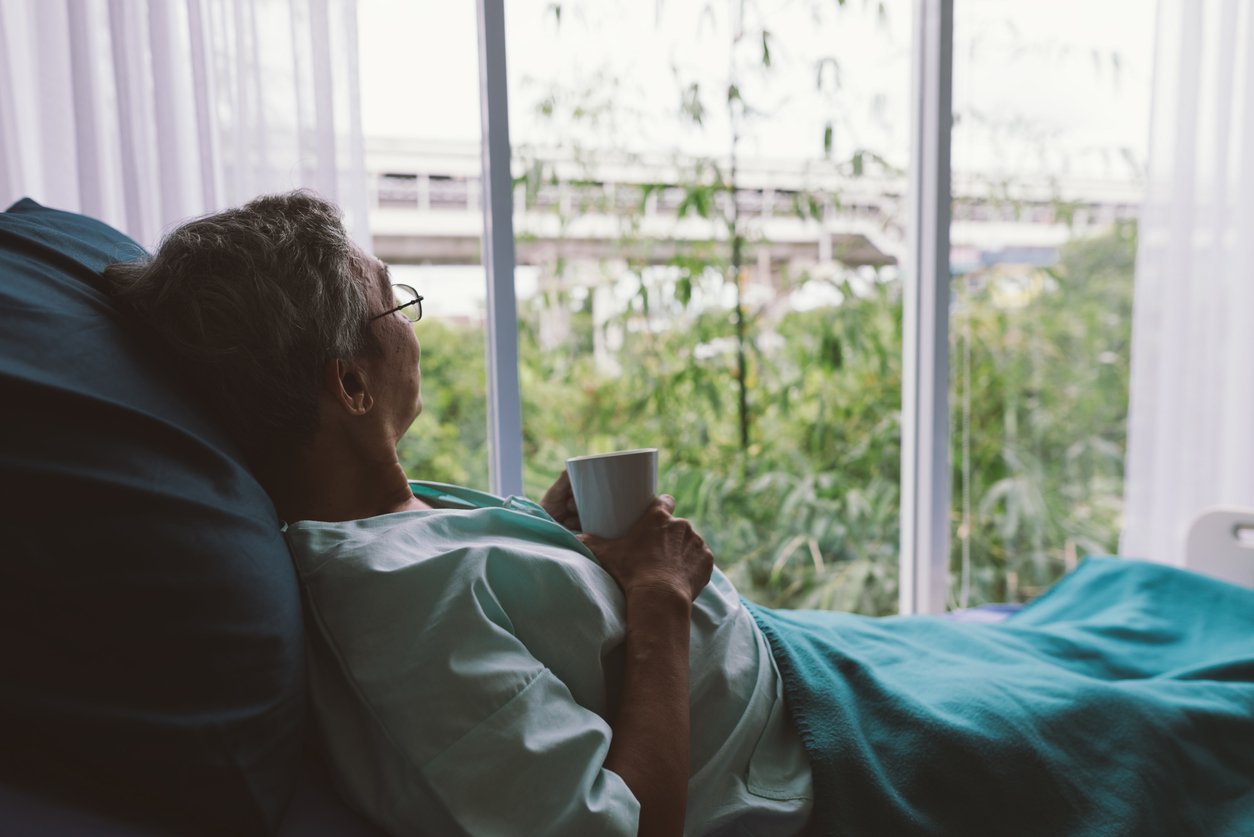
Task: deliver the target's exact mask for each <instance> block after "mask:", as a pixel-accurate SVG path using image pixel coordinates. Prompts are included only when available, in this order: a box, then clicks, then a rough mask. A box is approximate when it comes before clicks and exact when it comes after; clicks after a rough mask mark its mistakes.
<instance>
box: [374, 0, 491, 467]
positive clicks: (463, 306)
mask: <svg viewBox="0 0 1254 837" xmlns="http://www.w3.org/2000/svg"><path fill="white" fill-rule="evenodd" d="M358 26H359V35H358V37H359V39H360V49H361V89H362V122H363V126H364V131H365V134H366V169H367V173H368V176H369V178H370V193H371V197H372V199H373V205H372V206H371V215H370V226H371V233H372V237H373V243H374V252H375V255H377V256H378V257H379V258H381V259H383V260H384V261H385V262H387V263H388V265H389V266H390V268H391V272H392V281H394V282H401V283H404V284H406V285H411V286H412V287H414V288H415V289H416V290H417V291H418V293H420V294H422V296H423V297H424V300H423V303H422V308H423V318H422V322H420V323H417V324H416V325H415V326H414V327H415V329H416V330H417V333H418V339H419V341H420V342H421V344H422V348H423V351H422V372H423V374H422V396H423V397H422V400H423V414H422V415H421V416H419V418H418V421H416V422H415V423H414V426H413V427H412V428H411V429H410V431H409V434H408V435H407V436H406V438H405V439H404V440H402V442H401V444H400V447H399V453H400V458H401V464H402V465H404V466H405V469H406V472H407V473H408V474H409V475H410V476H411V477H414V478H417V479H425V480H434V481H437V482H452V483H457V484H461V485H470V486H473V487H476V488H487V486H488V457H487V397H486V392H487V390H486V372H485V369H486V366H485V363H484V347H485V345H486V344H485V341H484V297H485V288H484V272H483V268H482V266H481V264H480V238H481V235H482V231H483V210H482V208H481V204H480V199H479V174H480V161H479V145H480V143H479V138H480V129H479V63H478V62H479V59H478V54H477V52H476V49H477V46H476V45H477V44H478V34H477V28H476V21H475V5H474V4H473V3H439V2H433V0H428V2H412V0H358Z"/></svg>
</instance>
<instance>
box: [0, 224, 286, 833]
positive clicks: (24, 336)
mask: <svg viewBox="0 0 1254 837" xmlns="http://www.w3.org/2000/svg"><path fill="white" fill-rule="evenodd" d="M143 254H144V252H143V250H142V249H141V248H140V247H139V246H138V245H136V244H135V242H133V241H131V240H130V239H129V238H127V237H126V236H124V235H123V234H121V233H119V232H118V231H116V230H114V229H111V228H110V227H108V226H106V225H104V224H102V223H99V222H97V221H94V220H92V219H89V218H86V217H83V216H81V215H75V214H72V213H68V212H60V211H57V210H52V209H47V208H44V207H42V206H40V205H38V204H36V203H35V202H33V201H30V200H22V201H20V202H18V203H17V204H15V205H14V206H12V207H10V208H9V209H8V211H6V212H4V213H0V485H2V486H3V499H2V500H0V661H2V662H0V666H2V671H3V674H2V675H0V770H3V772H4V773H5V774H7V776H8V777H10V778H13V777H17V778H21V779H22V780H23V781H25V782H28V783H30V782H33V783H36V784H38V785H40V786H41V787H43V788H46V789H52V790H60V791H64V792H65V793H68V794H73V795H75V796H76V797H80V798H81V797H82V796H83V795H87V796H89V797H90V798H91V799H93V800H95V801H97V802H99V803H101V804H107V805H108V806H110V807H111V808H114V809H116V810H117V811H118V812H119V813H129V814H140V813H142V815H143V816H144V817H147V818H155V819H156V820H157V821H158V822H161V823H163V824H164V825H166V826H168V827H170V828H172V829H176V830H178V831H179V832H180V833H181V832H186V831H200V832H205V833H216V834H251V833H266V832H272V831H274V829H275V828H277V826H278V823H279V821H280V819H281V817H282V813H283V809H284V807H285V805H286V803H287V800H288V798H289V796H290V794H291V792H292V789H293V787H294V784H295V781H296V778H297V775H298V772H299V760H300V756H301V748H302V743H303V731H304V689H305V679H304V634H303V626H302V621H301V612H300V599H299V593H298V589H297V581H296V576H295V573H294V571H293V568H292V565H291V560H290V557H289V554H288V552H287V548H286V546H285V544H284V542H283V540H282V537H281V535H280V532H279V528H278V521H277V517H276V515H275V512H274V508H273V506H272V505H271V503H270V500H269V498H268V497H267V496H266V494H265V492H264V491H263V490H262V488H261V486H260V485H259V484H258V483H257V482H256V480H255V479H254V478H253V477H252V476H251V475H250V474H249V472H248V471H247V470H246V469H245V468H244V466H243V465H242V464H241V462H240V459H239V457H238V455H237V453H236V451H235V450H234V448H233V447H232V445H231V444H230V443H229V441H228V440H227V438H226V437H225V436H224V434H223V433H222V432H221V430H220V429H219V428H218V427H216V426H215V425H214V423H213V422H212V421H211V420H210V419H209V418H208V417H207V414H206V411H205V410H204V409H202V408H201V407H200V406H198V404H197V402H196V396H195V394H194V391H193V390H192V389H191V388H188V387H187V386H186V384H187V382H186V381H184V380H183V379H182V378H180V375H179V373H178V371H177V370H176V369H174V368H172V367H171V366H169V365H167V361H166V357H165V355H164V354H163V353H162V351H161V348H160V347H159V346H156V345H153V344H152V343H150V342H149V338H148V337H146V336H145V334H144V332H143V330H142V329H141V328H139V327H138V326H137V325H136V324H134V323H132V322H130V321H129V320H128V319H127V318H126V317H125V316H124V315H123V314H122V313H120V312H119V311H118V310H117V309H115V307H114V306H113V305H112V303H111V302H110V300H109V298H108V297H107V296H106V295H105V294H104V293H102V292H101V289H100V286H101V277H100V272H101V270H102V269H103V268H104V267H105V265H107V264H109V263H111V262H114V261H120V260H130V259H134V258H136V257H139V256H142V255H143Z"/></svg>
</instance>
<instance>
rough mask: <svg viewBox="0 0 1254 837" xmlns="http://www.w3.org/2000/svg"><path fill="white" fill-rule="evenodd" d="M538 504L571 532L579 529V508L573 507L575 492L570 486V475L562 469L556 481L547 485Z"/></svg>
mask: <svg viewBox="0 0 1254 837" xmlns="http://www.w3.org/2000/svg"><path fill="white" fill-rule="evenodd" d="M540 505H541V506H542V507H543V508H544V510H545V511H546V512H548V513H549V517H551V518H553V519H554V520H556V521H557V522H558V523H560V524H562V525H563V526H565V527H566V528H567V529H569V530H570V531H572V532H578V531H580V525H579V509H577V508H575V492H574V491H573V490H572V489H571V487H570V475H569V474H567V473H566V470H565V469H562V473H561V474H560V475H559V476H558V478H557V481H556V482H554V483H553V484H552V485H551V486H549V490H548V491H546V492H544V496H543V497H541V498H540Z"/></svg>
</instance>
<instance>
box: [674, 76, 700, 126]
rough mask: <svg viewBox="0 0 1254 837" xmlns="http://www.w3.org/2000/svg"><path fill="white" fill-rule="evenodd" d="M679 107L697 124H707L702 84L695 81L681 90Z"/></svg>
mask: <svg viewBox="0 0 1254 837" xmlns="http://www.w3.org/2000/svg"><path fill="white" fill-rule="evenodd" d="M679 109H680V112H681V113H683V114H684V115H685V116H687V117H688V118H689V119H691V120H692V121H693V122H694V123H696V124H697V125H703V124H705V123H704V120H705V105H703V104H702V103H701V85H700V84H698V83H697V82H695V81H694V82H692V83H691V84H689V85H688V86H687V87H685V88H684V89H683V91H681V93H680V102H679Z"/></svg>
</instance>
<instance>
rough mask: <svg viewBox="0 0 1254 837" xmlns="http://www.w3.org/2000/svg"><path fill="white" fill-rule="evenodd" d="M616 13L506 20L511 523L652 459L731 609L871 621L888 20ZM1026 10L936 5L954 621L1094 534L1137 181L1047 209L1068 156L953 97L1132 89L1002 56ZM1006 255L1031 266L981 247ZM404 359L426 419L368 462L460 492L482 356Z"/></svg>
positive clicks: (896, 347) (894, 357)
mask: <svg viewBox="0 0 1254 837" xmlns="http://www.w3.org/2000/svg"><path fill="white" fill-rule="evenodd" d="M648 5H649V8H648V9H647V10H646V11H643V12H642V11H640V10H635V9H634V7H632V6H629V5H627V4H623V5H607V4H592V3H580V2H569V1H568V2H561V3H554V2H544V3H541V2H537V3H530V4H527V3H517V4H513V3H511V4H507V6H508V7H507V37H508V38H509V43H508V50H509V57H510V68H509V72H510V91H509V93H510V107H511V115H510V117H511V126H510V130H511V139H512V142H513V146H514V155H515V163H514V171H515V179H516V190H515V196H514V197H515V233H516V238H517V249H518V264H519V275H520V277H521V276H524V275H525V276H526V277H527V282H528V287H527V289H526V293H524V292H523V289H522V288H521V286H520V291H519V316H520V322H519V327H520V338H519V339H520V346H519V361H520V378H521V389H522V399H523V432H524V461H525V464H526V474H525V483H526V490H527V493H528V494H529V495H530V496H532V497H538V496H539V495H540V494H541V493H543V491H544V489H545V488H546V487H547V486H548V485H549V483H550V482H551V481H552V479H553V478H554V476H555V475H556V474H557V473H558V472H559V471H560V469H561V467H562V463H563V461H564V460H565V458H566V457H568V456H572V455H577V454H581V453H587V452H597V451H608V450H615V449H622V448H629V447H643V446H651V447H658V448H660V449H661V452H662V488H663V490H665V491H667V492H668V493H671V494H674V495H675V496H676V497H677V498H678V503H679V510H678V513H679V514H682V515H683V516H686V517H689V518H691V519H692V520H694V522H695V523H696V524H697V526H698V528H699V529H700V530H701V531H702V533H703V534H704V535H705V536H706V539H707V540H708V541H709V542H710V544H711V546H712V548H713V550H714V552H715V555H716V557H717V560H718V563H719V565H720V566H721V567H722V569H723V570H724V571H725V572H727V573H728V574H729V575H730V576H731V577H732V579H733V580H734V581H735V582H736V583H737V585H738V587H739V588H740V590H741V592H742V593H744V594H745V595H746V596H747V597H748V598H750V599H753V600H755V601H758V602H761V603H763V604H767V605H771V606H790V607H821V608H837V609H848V610H855V611H859V612H864V613H874V614H882V613H891V612H893V611H895V609H896V606H897V601H898V595H897V574H898V568H897V566H898V565H897V561H898V558H897V556H898V550H899V543H898V541H899V520H898V514H899V509H900V489H899V480H900V471H901V467H900V447H901V438H900V433H901V429H900V409H901V365H902V360H901V351H902V334H901V329H902V309H901V292H900V276H899V275H898V271H897V268H896V262H897V260H898V258H899V257H900V254H901V252H902V248H904V240H903V238H904V222H903V219H902V213H903V212H904V211H905V204H906V196H905V195H904V194H903V189H904V186H905V182H906V180H905V177H904V171H903V169H904V165H905V161H906V160H907V159H908V146H907V141H906V137H907V134H908V127H909V113H908V111H907V100H908V92H909V91H908V78H909V77H908V70H909V68H908V62H909V53H910V50H909V46H910V45H909V36H910V21H909V19H908V18H909V9H908V7H905V6H901V7H899V5H898V4H888V3H875V2H869V3H864V2H859V0H848V2H825V3H820V2H766V0H764V2H760V3H753V2H748V0H746V2H744V3H739V2H734V3H717V2H716V3H710V4H699V5H694V4H688V3H680V2H663V3H661V4H660V5H658V6H657V7H656V8H654V7H653V6H652V4H648ZM1027 5H1028V4H1026V3H1022V2H1015V3H1002V4H992V3H989V2H978V0H958V2H957V3H956V14H955V17H956V26H955V128H954V171H955V188H954V205H953V219H954V220H953V224H954V226H953V228H952V230H951V239H952V242H953V247H954V255H953V258H952V260H951V261H952V270H953V281H952V285H951V323H950V338H951V339H950V352H951V356H950V370H951V377H950V404H951V428H952V431H953V433H952V439H951V454H952V456H951V461H952V463H953V483H952V486H953V500H954V502H953V513H952V521H953V529H952V532H953V538H952V551H951V566H952V568H953V573H952V579H951V585H950V588H951V595H950V605H951V606H954V607H957V606H970V605H976V604H980V603H984V602H994V601H1023V600H1026V599H1028V598H1030V597H1031V596H1032V595H1035V594H1036V593H1038V592H1039V591H1040V590H1041V589H1043V588H1044V587H1045V586H1046V585H1048V584H1049V583H1051V582H1052V581H1053V580H1055V579H1056V578H1057V577H1058V576H1059V575H1060V574H1061V573H1062V572H1064V571H1066V570H1067V569H1069V568H1070V567H1072V566H1074V564H1075V563H1076V561H1077V560H1078V559H1079V558H1080V557H1082V556H1083V555H1085V554H1094V553H1108V552H1113V551H1114V549H1115V546H1116V542H1117V537H1118V529H1119V523H1120V510H1121V504H1122V493H1123V485H1122V475H1123V457H1124V441H1125V440H1124V424H1125V417H1126V409H1127V387H1128V357H1129V326H1130V321H1131V291H1132V272H1133V265H1134V256H1135V252H1136V228H1135V221H1134V218H1135V208H1136V189H1137V187H1138V185H1139V180H1138V178H1139V171H1140V165H1141V158H1142V156H1143V153H1142V151H1141V150H1140V149H1138V148H1126V147H1110V146H1109V143H1107V146H1108V147H1104V148H1103V147H1100V146H1101V143H1096V144H1094V145H1093V149H1092V150H1093V153H1094V154H1095V155H1098V156H1100V155H1102V154H1104V155H1105V158H1104V159H1105V163H1104V165H1105V169H1102V167H1101V165H1098V166H1097V171H1098V174H1097V175H1096V177H1095V179H1096V180H1097V181H1102V182H1105V181H1103V180H1102V179H1103V178H1105V179H1106V180H1107V181H1110V182H1117V183H1118V184H1122V186H1120V187H1119V188H1116V189H1115V191H1114V193H1112V194H1115V198H1117V199H1115V198H1112V199H1110V200H1103V199H1101V189H1100V188H1099V189H1097V191H1096V192H1094V191H1093V190H1092V189H1088V191H1085V189H1079V190H1078V191H1077V190H1076V189H1075V188H1073V187H1074V186H1075V184H1076V183H1077V182H1080V181H1084V182H1085V183H1088V181H1087V180H1085V177H1087V175H1083V176H1081V175H1077V173H1076V167H1077V166H1081V167H1082V166H1083V165H1088V164H1089V163H1091V162H1092V160H1090V159H1089V158H1088V157H1087V156H1086V155H1087V154H1088V152H1087V151H1086V150H1085V149H1084V148H1079V149H1078V150H1077V149H1076V148H1066V147H1065V146H1066V143H1060V142H1059V141H1058V137H1057V135H1056V134H1051V133H1050V132H1049V130H1044V129H1042V128H1041V125H1040V124H1039V121H1038V122H1034V121H1033V120H1032V118H1030V117H1025V116H1023V115H1022V114H1019V113H1017V112H1015V111H1014V110H1013V108H1011V107H1009V106H1007V105H1006V104H1005V102H1004V101H1003V100H1002V99H1001V98H999V96H1000V95H1001V94H997V95H992V94H989V93H988V90H987V88H986V87H981V86H979V85H976V84H974V83H973V82H972V81H971V80H972V79H973V78H974V79H978V78H980V73H986V72H1003V73H1005V72H1009V71H1011V70H1013V69H1014V68H1016V67H1018V68H1019V69H1021V70H1022V71H1023V72H1024V73H1026V74H1027V76H1032V74H1035V76H1033V77H1035V78H1042V77H1045V78H1048V77H1049V73H1050V67H1054V68H1055V69H1056V70H1057V72H1058V74H1059V75H1062V74H1064V73H1071V72H1072V67H1073V65H1074V64H1076V63H1077V62H1078V63H1081V64H1083V65H1084V67H1085V68H1087V71H1088V72H1089V73H1091V74H1092V75H1093V77H1094V81H1093V82H1092V85H1091V86H1090V88H1089V89H1088V90H1085V91H1079V94H1087V93H1089V92H1092V91H1096V93H1094V95H1096V94H1097V93H1100V94H1101V95H1118V91H1117V90H1116V92H1115V93H1111V90H1114V89H1115V88H1118V87H1119V85H1120V84H1122V85H1123V87H1124V88H1133V87H1135V85H1138V84H1143V86H1145V87H1146V88H1148V79H1144V80H1142V79H1139V78H1126V76H1127V75H1129V72H1128V71H1126V70H1123V75H1124V76H1125V77H1124V78H1122V80H1120V81H1116V80H1115V79H1114V77H1115V76H1117V75H1118V74H1119V72H1120V71H1121V61H1124V60H1125V59H1123V58H1121V53H1120V52H1119V51H1118V50H1117V49H1105V50H1104V51H1103V52H1101V55H1100V56H1098V58H1097V59H1094V60H1092V61H1090V58H1091V56H1090V55H1089V52H1088V51H1086V50H1087V47H1086V48H1084V49H1082V48H1080V47H1076V46H1074V44H1070V42H1065V41H1058V40H1056V39H1053V38H1052V37H1051V36H1047V35H1039V34H1035V35H1034V34H1022V33H1021V31H1019V30H1018V29H1016V28H1015V25H1014V21H1015V18H1016V15H1017V14H1019V12H1020V11H1021V9H1023V8H1026V7H1027ZM1065 5H1067V7H1068V9H1070V8H1071V7H1072V6H1075V9H1076V10H1077V11H1076V14H1082V12H1081V11H1079V10H1080V9H1081V7H1080V6H1079V5H1077V4H1071V3H1067V4H1065ZM1098 5H1100V4H1098ZM1121 5H1123V6H1126V3H1124V4H1121ZM1101 35H1102V32H1101V31H1100V30H1099V31H1098V32H1097V33H1096V34H1095V35H1094V36H1093V37H1094V38H1096V39H1100V37H1101ZM1146 37H1148V34H1147V36H1146ZM632 38H636V39H637V40H635V41H632ZM854 44H857V45H856V46H854ZM1145 46H1146V51H1147V49H1148V41H1147V42H1146V45H1145ZM599 55H603V57H604V61H598V56H599ZM632 55H635V56H636V57H635V59H634V60H631V59H630V56H632ZM623 56H628V58H626V59H625V58H624V57H623ZM1112 56H1113V57H1112ZM859 62H860V63H859ZM572 66H574V67H579V68H581V69H580V70H579V71H578V72H574V71H571V69H570V68H571V67H572ZM1060 68H1062V69H1060ZM1027 76H1025V77H1027ZM1103 85H1105V87H1103ZM1142 121H1144V120H1142ZM999 153H1002V154H1004V155H1006V156H1005V157H1003V158H999V157H998V156H997V155H998V154H999ZM1033 153H1035V154H1036V156H1035V157H1031V155H1032V154H1033ZM1016 155H1017V156H1016ZM1029 157H1031V161H1030V163H1025V162H1024V161H1025V159H1027V158H1029ZM990 160H991V161H992V163H991V164H988V165H984V162H987V161H990ZM964 166H966V168H964ZM1025 184H1026V185H1025ZM1086 188H1087V187H1086ZM1121 190H1122V191H1121ZM1116 193H1117V194H1116ZM1095 194H1096V195H1097V197H1094V195H1095ZM1003 227H1004V228H1005V229H1002V228H1003ZM1016 229H1021V230H1027V231H1028V232H1029V233H1031V234H1039V235H1038V237H1039V238H1040V240H1041V241H1042V242H1044V243H1042V244H1040V245H1039V246H1036V247H1023V246H1005V247H1001V248H1000V249H998V248H997V247H996V246H995V244H990V243H989V241H990V240H992V241H994V242H995V241H996V240H997V238H996V237H997V235H1003V237H1005V236H1009V237H1008V238H1006V240H1007V241H1009V242H1013V241H1014V238H1013V235H1014V231H1015V230H1016ZM1033 231H1035V232H1033ZM990 236H991V239H990ZM480 281H481V274H480ZM520 281H521V280H520ZM423 293H424V294H427V289H426V288H423ZM427 295H428V297H429V298H430V297H433V296H436V294H435V293H434V292H433V293H431V294H427ZM418 328H419V334H420V338H421V339H422V341H423V345H424V354H423V376H424V401H425V405H426V407H425V409H426V413H427V414H428V417H429V418H426V417H424V419H420V420H419V422H418V423H417V424H416V425H415V428H414V429H413V430H412V431H411V434H410V436H409V437H407V438H406V439H405V440H404V441H403V443H402V445H401V449H400V453H401V457H402V462H403V464H404V465H405V466H406V467H407V469H408V470H409V471H410V473H411V475H412V476H416V477H420V478H424V479H434V480H443V481H450V482H460V483H469V484H473V485H484V484H486V481H487V464H486V463H487V456H486V451H485V449H484V430H483V428H484V425H485V421H486V404H485V399H484V384H483V381H484V361H483V345H484V343H483V330H482V325H481V323H476V322H463V323H453V322H441V321H440V319H439V318H438V317H427V318H425V319H424V320H423V322H422V323H421V325H420V326H418Z"/></svg>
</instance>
